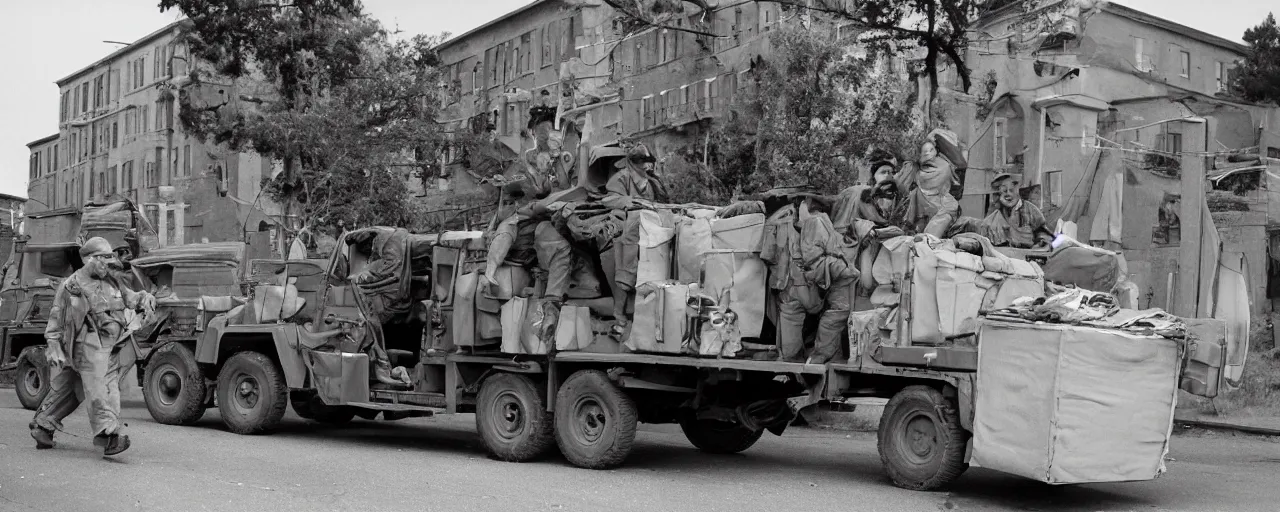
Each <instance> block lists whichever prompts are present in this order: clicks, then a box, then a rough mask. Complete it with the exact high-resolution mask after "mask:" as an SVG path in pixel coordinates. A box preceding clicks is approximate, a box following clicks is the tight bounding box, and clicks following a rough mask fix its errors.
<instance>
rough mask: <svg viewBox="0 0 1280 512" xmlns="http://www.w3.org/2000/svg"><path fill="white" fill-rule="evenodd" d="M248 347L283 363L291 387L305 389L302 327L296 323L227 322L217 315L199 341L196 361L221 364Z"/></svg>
mask: <svg viewBox="0 0 1280 512" xmlns="http://www.w3.org/2000/svg"><path fill="white" fill-rule="evenodd" d="M244 350H254V351H257V352H261V353H263V354H266V355H267V356H268V357H271V358H272V359H274V360H275V361H276V362H277V363H279V364H280V369H281V370H282V371H283V372H284V379H285V383H286V384H287V385H288V386H289V387H290V388H301V387H303V385H304V383H305V382H306V378H307V367H306V364H305V363H304V362H303V360H302V354H300V353H299V352H298V326H296V325H293V324H253V325H226V317H224V316H219V317H215V318H214V319H212V320H210V321H209V326H208V327H207V328H206V329H205V332H204V334H203V335H202V336H201V337H200V339H199V341H198V342H197V343H196V362H198V363H207V364H212V365H220V364H222V362H223V361H225V360H226V359H227V358H228V357H231V356H232V355H233V354H235V353H236V352H240V351H244Z"/></svg>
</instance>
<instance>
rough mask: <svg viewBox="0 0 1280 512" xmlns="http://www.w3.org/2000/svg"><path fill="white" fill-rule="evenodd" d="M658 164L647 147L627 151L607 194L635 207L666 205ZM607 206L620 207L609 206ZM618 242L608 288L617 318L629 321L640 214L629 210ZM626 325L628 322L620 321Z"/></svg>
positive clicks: (638, 255)
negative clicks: (636, 202)
mask: <svg viewBox="0 0 1280 512" xmlns="http://www.w3.org/2000/svg"><path fill="white" fill-rule="evenodd" d="M655 161H656V160H655V159H654V158H653V155H652V154H650V153H649V148H647V147H645V145H644V144H637V145H636V146H635V147H632V148H630V149H628V150H627V156H626V158H622V159H620V160H618V162H617V163H616V164H615V166H616V167H617V168H618V169H619V170H618V172H616V173H614V175H613V176H610V177H609V181H608V183H607V184H605V192H606V193H607V194H608V195H609V196H614V197H615V198H616V197H618V196H622V197H626V198H628V199H629V200H626V201H622V203H624V204H626V203H632V202H633V201H631V200H635V199H641V200H645V201H651V202H655V203H666V202H668V201H669V200H670V198H669V197H668V196H667V188H666V186H665V185H664V184H663V183H662V179H661V178H659V177H658V175H657V174H656V173H655V172H654V162H655ZM607 204H617V203H616V202H607ZM618 218H620V219H623V220H622V225H621V226H620V227H621V230H620V231H619V232H618V235H617V240H615V241H614V244H613V269H614V272H613V275H612V276H611V277H612V279H613V282H611V283H609V285H610V286H609V287H610V288H611V289H612V290H613V304H614V308H615V311H617V317H618V318H620V319H622V318H625V317H626V314H627V310H628V309H629V308H628V305H629V304H630V300H631V296H632V294H633V293H634V292H635V288H636V274H637V272H638V270H639V266H640V245H639V244H640V212H638V211H634V209H633V208H629V207H628V208H627V211H626V213H625V215H622V214H619V215H618ZM606 266H607V265H606ZM620 321H623V322H625V320H620Z"/></svg>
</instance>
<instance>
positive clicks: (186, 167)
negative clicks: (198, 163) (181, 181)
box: [182, 144, 191, 176]
mask: <svg viewBox="0 0 1280 512" xmlns="http://www.w3.org/2000/svg"><path fill="white" fill-rule="evenodd" d="M182 175H183V176H191V145H190V144H187V145H186V146H183V147H182Z"/></svg>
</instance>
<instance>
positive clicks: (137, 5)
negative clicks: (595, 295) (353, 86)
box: [0, 0, 1280, 197]
mask: <svg viewBox="0 0 1280 512" xmlns="http://www.w3.org/2000/svg"><path fill="white" fill-rule="evenodd" d="M531 1H532V0H466V1H458V0H364V5H365V10H366V11H367V12H369V13H370V14H371V15H372V16H374V17H375V18H377V19H378V20H379V21H381V22H382V23H383V25H385V26H387V27H388V28H392V29H395V28H398V29H399V30H401V31H402V32H401V34H402V36H405V35H412V34H420V33H426V34H438V33H441V32H449V33H452V34H454V35H457V34H461V33H463V32H466V31H468V30H471V29H472V28H475V27H477V26H479V25H481V24H483V23H485V22H486V21H489V20H491V19H494V18H496V17H498V16H501V15H502V14H505V13H507V12H510V11H512V10H515V9H517V8H519V7H521V6H523V5H526V4H528V3H530V2H531ZM1119 3H1121V4H1124V5H1127V6H1129V7H1133V8H1135V9H1138V10H1141V11H1145V12H1147V13H1150V14H1153V15H1155V16H1159V17H1162V18H1165V19H1168V20H1171V21H1174V22H1177V23H1181V24H1183V25H1188V26H1191V27H1195V28H1197V29H1200V30H1203V31H1205V32H1208V33H1210V34H1214V35H1217V36H1221V37H1224V38H1226V39H1230V40H1232V41H1237V42H1239V41H1241V36H1242V35H1243V34H1244V30H1245V29H1246V28H1249V27H1252V26H1255V25H1257V24H1258V23H1260V22H1261V21H1262V20H1263V18H1265V17H1266V14H1267V12H1268V9H1267V7H1266V5H1268V4H1270V5H1273V6H1274V5H1276V4H1271V3H1270V2H1259V1H1257V0H1215V1H1214V2H1212V3H1211V5H1212V6H1213V7H1212V9H1206V8H1205V7H1204V5H1205V4H1206V3H1207V2H1203V1H1202V0H1123V1H1121V2H1119ZM158 4H159V1H158V0H41V1H32V0H0V20H3V21H0V69H7V70H9V71H8V76H9V78H8V79H6V80H5V85H4V86H3V88H0V92H3V94H0V119H4V120H6V121H7V122H4V123H0V193H5V194H11V195H16V196H23V197H25V196H26V190H27V159H28V157H29V156H30V153H29V152H28V150H27V147H26V145H27V143H28V142H31V141H34V140H36V139H40V138H43V137H45V136H48V135H53V134H54V133H56V132H57V131H58V87H57V85H55V84H54V81H55V80H58V79H60V78H62V77H65V76H67V75H70V74H71V73H73V72H75V71H77V70H79V69H80V68H83V67H85V66H87V65H89V64H92V63H93V62H95V61H97V60H98V59H101V58H102V57H105V56H107V55H108V54H110V53H111V52H113V51H115V50H116V49H118V48H120V47H121V45H118V44H112V43H107V42H104V41H125V42H132V41H135V40H137V39H140V38H142V37H143V36H146V35H147V34H150V33H151V32H154V31H156V30H157V29H159V28H161V27H163V26H165V25H167V24H169V23H171V22H173V21H174V20H176V19H178V15H177V13H176V12H173V11H170V12H166V13H161V12H160V9H159V8H158V7H157V5H158ZM1276 10H1280V9H1276Z"/></svg>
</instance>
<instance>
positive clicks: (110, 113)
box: [28, 21, 274, 246]
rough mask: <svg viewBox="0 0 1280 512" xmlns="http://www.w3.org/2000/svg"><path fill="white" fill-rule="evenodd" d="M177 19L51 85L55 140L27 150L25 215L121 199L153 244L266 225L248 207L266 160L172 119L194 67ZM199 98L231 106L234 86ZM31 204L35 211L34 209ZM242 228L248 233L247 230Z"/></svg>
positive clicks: (215, 86) (210, 87) (238, 234)
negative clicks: (205, 139) (151, 230)
mask: <svg viewBox="0 0 1280 512" xmlns="http://www.w3.org/2000/svg"><path fill="white" fill-rule="evenodd" d="M182 23H186V21H178V22H175V23H173V24H171V25H168V26H166V27H164V28H162V29H160V30H157V31H155V32H153V33H151V34H149V35H147V36H145V37H143V38H141V39H139V40H137V41H135V42H133V43H132V44H130V45H128V46H125V47H123V48H120V49H118V50H116V51H114V52H112V53H111V54H110V55H108V56H106V57H104V58H102V59H99V60H98V61H96V62H94V63H92V64H90V65H88V66H86V67H84V68H82V69H80V70H78V71H76V72H74V73H72V74H70V75H68V76H66V77H65V78H62V79H61V80H58V81H57V82H56V83H57V85H58V88H59V91H60V98H61V99H60V103H59V118H58V134H56V135H54V136H50V137H46V138H44V139H40V140H38V141H35V142H32V143H31V144H30V145H29V146H30V147H31V149H32V159H33V162H35V161H37V160H38V161H39V164H40V165H38V166H37V165H33V167H32V173H31V177H30V182H29V184H28V197H31V198H33V208H30V209H29V211H30V212H36V211H41V210H44V209H59V208H67V207H80V206H82V205H84V204H85V203H88V202H100V201H108V200H113V199H128V200H131V201H133V202H134V203H135V204H137V205H139V208H141V209H142V210H143V211H144V213H145V214H146V216H147V217H148V218H149V219H150V221H151V223H152V224H153V225H154V226H155V227H156V229H157V231H158V234H159V239H160V244H161V245H162V246H165V245H180V244H184V243H197V242H204V241H211V242H213V241H230V240H242V239H244V238H245V231H246V230H247V231H258V230H259V227H260V226H264V225H269V224H273V223H274V221H272V220H271V217H270V216H269V215H267V212H270V211H271V208H272V207H271V205H269V204H267V205H264V204H263V203H262V202H261V201H255V199H256V198H257V196H258V192H259V191H260V188H261V186H260V183H261V177H262V175H263V172H264V171H267V170H269V168H270V162H267V161H264V160H263V159H262V158H260V157H259V156H257V155H255V154H252V153H237V152H231V151H227V150H225V149H224V148H220V147H217V146H215V145H212V144H205V143H202V142H201V141H200V140H198V139H197V138H195V137H193V136H191V135H190V134H188V133H186V132H185V131H184V130H183V128H182V126H181V123H180V122H179V120H178V113H179V112H178V111H179V104H178V101H177V100H178V98H179V95H180V93H181V92H182V90H183V88H184V87H187V86H188V85H189V84H188V83H187V82H188V80H187V74H188V70H189V67H190V66H192V65H202V64H200V63H193V62H192V58H191V56H190V54H189V53H188V52H187V50H186V48H185V47H184V45H183V44H182V43H181V42H179V41H178V40H177V39H176V37H177V35H178V33H179V30H180V28H181V26H180V25H181V24H182ZM198 89H199V90H196V91H192V90H188V91H186V93H189V94H199V95H201V96H204V97H206V100H209V99H212V100H214V101H221V102H225V103H234V102H236V101H238V94H237V85H236V84H234V83H230V82H226V83H218V81H217V79H214V80H212V81H206V82H205V83H202V84H200V86H199V87H198ZM37 208H38V209H37ZM246 228H247V229H246Z"/></svg>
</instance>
